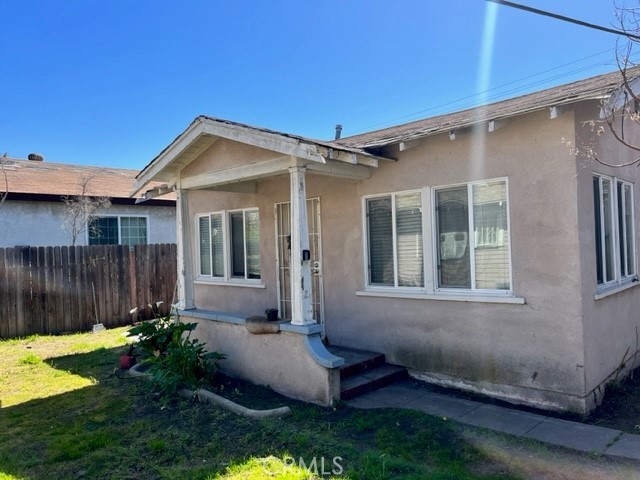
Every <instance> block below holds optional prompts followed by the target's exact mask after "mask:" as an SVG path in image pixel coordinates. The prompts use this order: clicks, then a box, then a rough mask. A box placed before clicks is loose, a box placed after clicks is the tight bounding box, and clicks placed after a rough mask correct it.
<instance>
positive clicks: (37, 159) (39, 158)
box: [27, 153, 44, 162]
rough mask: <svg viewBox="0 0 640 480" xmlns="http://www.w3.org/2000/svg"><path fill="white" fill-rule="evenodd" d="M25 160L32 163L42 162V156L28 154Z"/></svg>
mask: <svg viewBox="0 0 640 480" xmlns="http://www.w3.org/2000/svg"><path fill="white" fill-rule="evenodd" d="M27 158H28V159H29V160H31V161H32V162H44V156H43V155H41V154H39V153H30V154H29V156H28V157H27Z"/></svg>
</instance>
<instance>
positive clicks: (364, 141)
mask: <svg viewBox="0 0 640 480" xmlns="http://www.w3.org/2000/svg"><path fill="white" fill-rule="evenodd" d="M638 73H640V70H638V68H635V69H629V71H628V72H627V76H628V78H633V77H634V76H635V75H638ZM621 84H622V74H621V73H620V72H619V71H618V70H616V71H615V72H611V73H607V74H604V75H598V76H595V77H591V78H587V79H585V80H579V81H577V82H573V83H568V84H565V85H560V86H558V87H553V88H548V89H546V90H541V91H539V92H535V93H530V94H528V95H522V96H520V97H515V98H511V99H508V100H504V101H501V102H496V103H491V104H488V105H484V106H480V107H476V108H471V109H468V110H463V111H460V112H455V113H449V114H446V115H439V116H437V117H431V118H426V119H423V120H417V121H415V122H410V123H405V124H403V125H397V126H394V127H390V128H384V129H382V130H376V131H373V132H367V133H363V134H361V135H354V136H351V137H345V138H342V139H340V140H335V141H334V142H332V143H334V144H338V145H340V146H343V147H350V148H362V149H367V148H376V147H382V146H385V145H390V144H394V143H399V142H402V141H408V140H412V139H415V138H419V137H424V136H427V135H434V134H437V133H444V132H448V131H450V130H455V129H459V128H465V127H468V126H471V125H474V124H476V123H482V122H486V121H490V120H500V119H502V118H506V117H513V116H516V115H522V114H524V113H529V112H533V111H536V110H541V109H544V108H548V107H552V106H560V105H566V104H571V103H575V102H578V101H582V100H589V99H599V98H603V97H607V96H608V95H610V94H611V92H612V91H613V90H615V89H616V88H617V87H620V86H621Z"/></svg>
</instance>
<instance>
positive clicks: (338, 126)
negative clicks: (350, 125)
mask: <svg viewBox="0 0 640 480" xmlns="http://www.w3.org/2000/svg"><path fill="white" fill-rule="evenodd" d="M340 135H342V125H340V124H337V125H336V140H340Z"/></svg>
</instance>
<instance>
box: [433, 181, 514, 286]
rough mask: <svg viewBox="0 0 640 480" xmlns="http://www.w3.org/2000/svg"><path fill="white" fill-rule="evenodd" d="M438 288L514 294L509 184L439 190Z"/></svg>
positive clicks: (466, 186) (437, 221)
mask: <svg viewBox="0 0 640 480" xmlns="http://www.w3.org/2000/svg"><path fill="white" fill-rule="evenodd" d="M435 220H436V221H435V226H436V235H435V237H436V238H435V244H436V257H437V258H436V260H437V267H436V268H437V286H438V288H442V289H466V290H510V289H511V273H510V271H511V270H510V253H509V240H508V239H509V227H508V223H509V222H508V209H507V184H506V182H505V181H495V182H486V183H473V184H467V185H461V186H456V187H447V188H442V189H436V190H435Z"/></svg>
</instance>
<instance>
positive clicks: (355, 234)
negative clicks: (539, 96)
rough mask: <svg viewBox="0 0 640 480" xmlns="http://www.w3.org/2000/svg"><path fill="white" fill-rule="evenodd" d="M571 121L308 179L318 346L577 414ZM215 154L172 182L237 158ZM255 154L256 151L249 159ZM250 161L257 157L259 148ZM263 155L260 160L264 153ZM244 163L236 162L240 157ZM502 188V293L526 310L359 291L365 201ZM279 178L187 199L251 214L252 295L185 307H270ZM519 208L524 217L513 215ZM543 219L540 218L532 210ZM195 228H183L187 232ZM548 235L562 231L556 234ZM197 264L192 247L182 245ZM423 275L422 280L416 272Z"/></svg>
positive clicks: (431, 145)
mask: <svg viewBox="0 0 640 480" xmlns="http://www.w3.org/2000/svg"><path fill="white" fill-rule="evenodd" d="M574 129H575V120H574V117H573V114H572V113H571V112H569V113H567V114H565V115H563V116H561V117H559V118H557V119H555V120H550V119H549V115H548V113H547V112H545V111H541V112H537V113H535V114H532V115H527V116H522V117H516V118H513V119H511V120H510V122H509V123H508V124H507V125H505V126H504V127H503V128H501V129H500V130H498V131H496V132H493V133H491V134H484V133H483V134H482V136H483V137H484V138H483V139H482V144H481V145H483V148H484V151H485V154H484V158H482V159H480V158H481V157H477V156H474V155H471V154H470V152H471V151H472V150H473V148H477V146H478V145H479V144H478V139H477V138H475V137H476V136H477V135H478V133H477V132H474V131H469V132H468V133H465V134H462V135H458V136H457V138H456V139H455V140H454V141H451V140H449V137H448V136H447V135H439V136H436V137H432V138H429V139H425V140H424V141H422V142H421V143H420V144H419V145H418V146H416V147H414V148H412V149H410V150H407V151H405V152H398V151H397V150H396V151H395V152H388V154H389V156H392V155H393V156H394V157H396V158H397V162H388V163H382V164H381V165H379V167H378V168H377V169H372V175H371V178H370V179H369V180H362V181H351V180H341V179H336V178H330V177H326V176H319V175H310V174H308V175H307V197H308V198H313V197H318V198H320V203H321V207H322V249H323V252H324V258H323V277H324V297H325V301H324V307H325V319H326V325H325V328H326V336H327V338H328V341H329V342H330V343H333V344H337V345H345V346H350V347H355V348H362V349H368V350H373V351H380V352H383V353H384V354H385V355H386V356H387V359H388V361H390V362H392V363H397V364H401V365H404V366H407V367H409V368H410V369H412V371H413V372H414V373H415V374H416V375H417V376H419V377H422V378H428V379H429V380H432V381H439V382H440V383H445V384H450V385H455V386H459V387H465V388H473V389H476V390H479V391H483V392H486V393H490V394H492V395H496V396H500V397H502V398H509V399H513V400H516V401H522V402H528V403H536V404H539V405H542V406H547V407H549V408H571V409H575V410H583V409H584V408H585V403H584V402H585V398H584V397H585V388H586V387H585V375H584V364H585V359H584V345H583V331H582V319H581V309H582V304H581V301H580V299H581V276H580V273H581V271H580V255H579V249H577V248H576V246H577V245H578V243H579V239H578V227H577V225H578V208H577V204H576V196H577V182H576V158H575V156H574V155H573V154H572V153H571V151H570V149H569V147H567V145H566V143H563V139H570V138H573V136H574ZM217 145H218V143H216V144H215V145H214V147H212V148H210V149H209V150H207V151H206V152H205V153H203V154H202V156H201V157H200V158H199V159H197V160H195V161H194V162H193V163H191V164H190V165H189V167H188V171H186V172H185V175H187V174H188V175H192V174H194V173H197V172H204V171H210V170H214V171H215V169H216V168H217V167H218V166H220V168H228V165H230V164H231V162H232V158H229V157H235V155H236V154H237V158H238V159H240V160H239V161H241V162H242V161H249V160H248V158H247V156H246V154H247V150H248V149H247V148H246V147H245V146H242V145H237V149H235V150H234V149H233V148H229V145H228V144H225V145H224V148H218V147H216V146H217ZM249 150H258V149H249ZM250 153H254V154H255V153H258V155H257V158H260V156H261V155H260V154H259V150H258V152H256V151H254V152H250ZM264 157H268V155H266V154H265V155H264ZM243 159H246V160H243ZM505 177H506V178H507V179H508V185H509V210H510V212H511V247H512V259H513V260H512V269H513V275H512V276H513V295H514V296H517V297H522V298H523V299H524V301H525V302H526V303H525V304H508V303H505V304H501V303H485V302H482V301H474V298H473V297H469V298H467V300H470V301H448V300H447V299H446V297H444V296H441V297H440V298H438V299H436V298H422V299H417V298H402V297H399V298H394V297H393V294H389V295H386V294H379V295H376V294H375V293H370V295H372V296H364V295H361V294H362V293H363V292H364V293H367V289H366V286H365V275H364V272H365V267H364V260H365V257H364V254H363V245H364V239H363V211H362V210H363V202H362V199H363V197H364V196H367V195H372V194H380V193H388V192H396V191H404V190H413V189H423V188H425V187H427V190H426V191H425V194H426V195H429V190H428V188H429V187H438V186H445V185H451V184H459V183H465V182H470V181H475V180H484V179H492V178H505ZM288 182H289V179H288V177H287V176H282V177H274V178H269V179H265V180H263V181H260V182H259V183H258V186H257V190H256V193H255V194H239V193H226V192H209V191H204V190H199V191H193V192H191V193H190V197H189V198H190V202H189V215H190V218H192V219H193V218H195V215H196V214H200V213H206V212H213V211H219V210H233V209H238V208H251V207H258V208H259V210H260V237H261V259H262V261H261V268H262V281H261V282H260V284H259V285H254V286H251V288H247V286H245V285H242V286H234V285H230V284H224V285H211V284H207V283H206V282H205V281H203V280H202V279H199V280H198V279H196V285H195V304H196V306H197V307H198V308H203V309H214V310H224V311H230V312H242V313H246V314H247V315H251V314H260V313H262V312H263V311H264V310H265V308H269V307H276V306H277V284H276V275H277V272H276V264H275V250H276V246H275V232H274V205H275V203H277V202H283V201H288V195H289V193H288ZM522 212H527V214H523V213H522ZM543 212H544V214H543ZM193 225H194V228H195V221H194V223H193ZM559 226H561V228H559ZM191 250H192V252H194V257H193V262H194V265H196V264H197V258H196V256H195V252H197V245H196V238H195V236H192V239H191ZM427 273H429V272H427Z"/></svg>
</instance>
